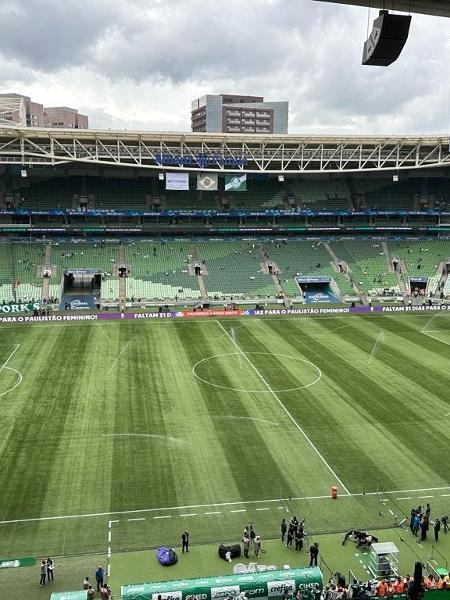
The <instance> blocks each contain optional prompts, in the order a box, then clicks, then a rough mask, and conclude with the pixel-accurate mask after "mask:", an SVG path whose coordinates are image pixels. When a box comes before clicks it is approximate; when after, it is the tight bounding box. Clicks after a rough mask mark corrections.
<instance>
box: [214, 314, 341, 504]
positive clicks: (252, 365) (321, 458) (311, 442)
mask: <svg viewBox="0 0 450 600" xmlns="http://www.w3.org/2000/svg"><path fill="white" fill-rule="evenodd" d="M216 323H217V325H218V326H219V327H220V328H221V329H222V331H223V332H224V333H226V334H227V336H228V339H229V340H230V341H231V343H232V344H233V346H234V347H235V348H236V349H237V350H238V351H239V353H240V354H241V355H242V356H243V358H245V360H246V361H247V362H248V364H249V365H250V366H251V367H252V369H253V370H254V371H255V373H256V374H257V375H258V377H259V378H260V379H261V381H262V383H263V384H264V385H265V386H266V388H267V389H268V391H269V392H270V393H271V394H272V396H273V397H274V398H275V400H276V401H277V402H278V404H279V405H280V406H281V408H282V409H283V410H284V412H285V413H286V415H287V416H288V417H289V419H290V420H291V421H292V423H293V424H294V425H295V426H296V427H297V429H298V430H299V431H300V433H301V434H302V436H303V437H304V438H305V440H306V441H307V442H308V444H309V445H310V446H311V448H312V449H313V450H314V452H315V453H316V454H317V456H318V457H319V458H320V460H321V461H322V462H323V464H324V465H325V466H326V467H327V469H328V470H329V471H330V473H331V474H332V475H333V477H335V479H336V481H337V482H338V483H339V485H340V486H341V487H342V489H343V490H344V491H345V493H346V495H347V496H350V490H349V489H348V487H347V486H346V485H345V484H344V483H343V481H342V480H341V479H340V477H339V476H338V475H337V473H336V472H335V471H334V469H333V467H332V466H331V465H330V464H329V463H328V462H327V461H326V459H325V458H324V456H323V455H322V454H321V452H320V450H319V449H318V448H317V446H316V445H315V444H314V442H313V441H312V440H311V438H310V437H309V436H308V434H307V433H306V432H305V430H304V429H303V428H302V427H301V426H300V425H299V424H298V423H297V421H296V420H295V419H294V417H293V416H292V414H291V413H290V412H289V410H288V409H287V408H286V406H285V405H284V404H283V402H282V401H281V400H280V398H279V397H278V394H277V393H276V392H275V391H274V390H273V389H272V388H271V386H270V384H269V383H268V382H267V381H266V379H265V378H264V376H263V375H262V374H261V373H260V372H259V371H258V369H257V368H256V367H255V365H254V364H253V363H252V361H251V360H250V358H249V357H248V356H247V355H246V354H245V352H244V351H243V350H242V348H241V347H240V346H239V344H238V343H237V342H236V340H235V339H233V337H232V336H231V335H230V334H229V333H228V331H227V330H226V329H225V327H224V326H223V325H222V323H221V322H220V321H217V320H216Z"/></svg>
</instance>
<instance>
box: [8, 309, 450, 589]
mask: <svg viewBox="0 0 450 600" xmlns="http://www.w3.org/2000/svg"><path fill="white" fill-rule="evenodd" d="M449 346H450V316H447V315H445V314H439V315H438V316H435V317H430V315H429V314H426V315H402V316H391V315H388V316H373V315H371V316H367V317H364V316H354V317H349V316H345V317H327V318H305V317H301V318H283V319H269V318H268V319H259V320H258V319H247V320H246V319H241V320H227V319H222V320H220V321H217V320H201V321H197V320H186V321H182V320H179V321H178V320H174V321H170V322H169V321H158V322H145V323H142V322H139V323H137V322H132V323H128V322H119V323H114V322H112V323H99V322H95V323H83V324H67V325H60V324H35V325H28V326H9V325H4V326H2V327H1V329H0V464H1V469H0V489H1V494H0V521H1V522H0V557H3V558H13V557H16V556H35V557H40V556H43V555H45V556H47V555H53V556H67V555H81V554H92V553H100V557H101V560H102V561H107V560H108V559H107V553H108V548H110V553H111V554H112V556H113V557H114V555H115V554H117V553H119V552H121V551H124V550H138V549H142V548H149V547H155V546H158V545H160V544H170V545H179V537H180V534H181V532H182V531H183V530H184V529H188V530H189V531H190V533H191V540H192V543H195V544H208V543H211V542H218V541H226V540H230V541H231V540H237V539H239V538H240V535H241V531H242V528H243V525H244V524H246V523H253V524H254V526H255V528H256V529H257V531H258V532H259V533H260V534H261V535H262V537H263V539H264V538H266V539H267V538H270V537H276V536H277V535H278V530H279V522H280V518H281V516H289V514H297V516H300V517H301V518H306V526H307V529H308V530H309V531H313V532H331V531H338V530H344V529H347V528H373V529H380V528H383V527H388V526H392V525H393V524H394V516H397V520H398V521H399V520H401V519H402V518H403V516H404V515H408V514H409V510H410V507H411V506H413V505H417V504H424V503H426V502H428V501H429V502H430V503H431V504H432V508H433V513H432V516H441V515H442V514H444V513H448V512H450V510H449V504H450V502H449V500H450V476H449V470H448V464H449V458H450V450H449V448H450V445H449V438H450V427H449V425H450V397H449V389H450V369H449V358H450V348H449ZM332 485H337V486H338V489H339V494H340V498H339V499H338V500H337V501H332V500H331V499H330V498H329V494H330V488H331V486H332ZM92 561H94V558H93V559H92ZM95 562H97V558H95ZM94 567H95V563H94V564H93V569H94ZM84 575H85V573H81V574H80V577H81V579H80V581H81V580H82V578H83V576H84ZM150 575H151V574H150V573H149V577H150ZM2 578H3V581H6V575H4V574H3V573H1V572H0V590H1V589H2ZM43 593H44V592H43ZM46 595H47V596H48V590H47V592H46ZM10 597H13V596H10ZM18 597H19V596H18ZM21 597H22V596H21ZM43 597H44V596H43Z"/></svg>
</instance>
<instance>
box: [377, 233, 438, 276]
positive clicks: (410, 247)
mask: <svg viewBox="0 0 450 600" xmlns="http://www.w3.org/2000/svg"><path fill="white" fill-rule="evenodd" d="M388 245H389V252H390V254H391V256H392V257H396V258H399V259H400V260H403V261H404V263H405V266H406V269H407V272H408V275H409V276H410V277H411V276H417V277H433V276H434V275H436V271H437V269H438V267H439V263H440V262H441V261H443V260H446V259H448V258H450V240H417V241H414V240H402V241H396V242H389V244H388Z"/></svg>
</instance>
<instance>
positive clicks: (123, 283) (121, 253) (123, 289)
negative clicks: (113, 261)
mask: <svg viewBox="0 0 450 600" xmlns="http://www.w3.org/2000/svg"><path fill="white" fill-rule="evenodd" d="M117 254H118V257H117V258H118V264H119V265H124V264H125V263H126V260H125V249H124V247H123V246H122V245H120V246H119V250H118V252H117ZM117 275H118V273H117ZM126 299H127V278H126V277H119V301H120V305H121V307H125V302H126Z"/></svg>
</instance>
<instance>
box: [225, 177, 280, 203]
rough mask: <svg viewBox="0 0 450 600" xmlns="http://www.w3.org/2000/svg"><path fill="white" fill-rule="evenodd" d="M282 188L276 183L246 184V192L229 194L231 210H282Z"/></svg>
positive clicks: (259, 182)
mask: <svg viewBox="0 0 450 600" xmlns="http://www.w3.org/2000/svg"><path fill="white" fill-rule="evenodd" d="M284 195H285V191H284V187H283V185H282V184H280V183H278V182H277V181H273V180H267V181H256V180H250V181H249V182H248V186H247V191H246V192H240V193H236V194H229V198H230V205H231V208H236V209H242V210H244V209H245V210H265V209H276V208H283V207H284V202H283V198H284Z"/></svg>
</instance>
